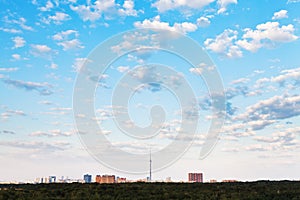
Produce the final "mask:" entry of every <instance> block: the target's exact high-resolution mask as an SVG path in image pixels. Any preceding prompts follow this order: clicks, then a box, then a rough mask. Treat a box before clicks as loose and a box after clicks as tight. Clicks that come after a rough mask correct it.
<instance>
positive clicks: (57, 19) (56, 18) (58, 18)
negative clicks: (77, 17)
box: [43, 12, 71, 24]
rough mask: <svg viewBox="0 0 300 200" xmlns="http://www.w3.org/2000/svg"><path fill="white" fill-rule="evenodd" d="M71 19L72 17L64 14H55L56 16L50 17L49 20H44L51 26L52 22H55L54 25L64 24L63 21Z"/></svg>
mask: <svg viewBox="0 0 300 200" xmlns="http://www.w3.org/2000/svg"><path fill="white" fill-rule="evenodd" d="M70 19H71V17H70V15H68V14H66V13H64V12H55V15H50V16H48V18H46V19H43V22H44V23H46V24H49V23H50V22H53V23H54V24H62V22H63V21H67V20H70Z"/></svg>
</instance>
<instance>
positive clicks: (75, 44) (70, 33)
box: [52, 30, 84, 51]
mask: <svg viewBox="0 0 300 200" xmlns="http://www.w3.org/2000/svg"><path fill="white" fill-rule="evenodd" d="M78 36H79V34H78V31H75V30H66V31H61V32H59V33H57V34H55V35H53V36H52V39H53V40H56V41H58V42H57V45H59V46H62V47H63V50H64V51H67V50H70V49H77V48H84V46H82V45H81V42H80V41H79V40H78V39H77V37H78ZM71 37H72V39H71Z"/></svg>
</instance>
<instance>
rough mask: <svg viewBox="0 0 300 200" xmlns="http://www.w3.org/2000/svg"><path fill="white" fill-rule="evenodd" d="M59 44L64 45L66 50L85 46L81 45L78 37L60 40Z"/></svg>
mask: <svg viewBox="0 0 300 200" xmlns="http://www.w3.org/2000/svg"><path fill="white" fill-rule="evenodd" d="M57 44H58V45H59V46H62V47H63V50H64V51H67V50H70V49H77V48H80V49H82V48H84V46H82V45H81V42H80V41H79V40H78V39H72V40H66V41H62V42H58V43H57Z"/></svg>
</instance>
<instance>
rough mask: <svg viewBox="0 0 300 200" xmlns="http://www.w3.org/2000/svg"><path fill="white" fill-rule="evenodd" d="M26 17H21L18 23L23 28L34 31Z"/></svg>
mask: <svg viewBox="0 0 300 200" xmlns="http://www.w3.org/2000/svg"><path fill="white" fill-rule="evenodd" d="M26 21H27V20H26V19H25V18H23V17H21V18H19V20H18V21H15V23H16V24H19V25H20V27H21V28H23V29H24V30H26V31H33V28H32V27H31V26H27V25H26V24H25V23H26Z"/></svg>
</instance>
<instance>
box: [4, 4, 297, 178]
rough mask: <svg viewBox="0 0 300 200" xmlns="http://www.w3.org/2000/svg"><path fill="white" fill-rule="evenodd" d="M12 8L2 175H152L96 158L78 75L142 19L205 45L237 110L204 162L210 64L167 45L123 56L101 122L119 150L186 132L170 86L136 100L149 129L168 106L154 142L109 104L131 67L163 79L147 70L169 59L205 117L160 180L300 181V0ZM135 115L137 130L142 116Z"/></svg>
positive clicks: (102, 100) (100, 106)
mask: <svg viewBox="0 0 300 200" xmlns="http://www.w3.org/2000/svg"><path fill="white" fill-rule="evenodd" d="M0 5H1V10H0V41H1V44H2V45H1V47H0V49H1V55H0V91H1V99H0V138H1V140H0V147H1V152H0V158H1V159H0V165H1V172H0V181H13V180H33V179H34V178H36V177H42V176H48V175H53V174H54V175H57V176H70V177H81V176H82V175H83V174H84V173H91V174H93V175H96V174H110V173H111V174H117V175H120V176H126V177H128V178H131V179H137V178H143V177H145V176H147V174H139V175H134V174H131V173H124V172H120V171H115V170H113V169H110V168H108V167H106V166H103V165H102V164H100V163H99V162H97V161H96V160H94V159H93V158H92V156H91V155H90V154H89V153H88V152H87V151H86V150H85V147H84V145H83V144H82V143H81V141H80V138H79V136H78V134H77V131H76V124H75V120H74V116H73V104H72V102H73V90H74V86H75V82H76V77H77V73H78V72H79V71H80V67H81V65H82V64H83V63H84V61H87V60H88V55H89V53H90V52H92V51H93V50H94V49H95V48H96V46H97V45H99V44H100V43H101V42H103V41H105V40H107V39H109V38H110V37H112V36H113V35H116V34H119V33H121V32H124V31H128V30H132V29H136V28H160V29H166V30H168V31H177V32H179V33H181V34H182V35H185V36H186V37H190V38H192V39H193V40H194V41H196V42H197V43H198V44H199V45H200V46H202V47H203V48H204V50H205V51H206V52H207V53H208V55H209V56H210V58H211V60H212V61H213V62H214V64H215V67H216V70H217V71H218V72H219V74H220V76H221V78H222V82H223V85H224V88H225V94H226V108H227V112H226V118H225V123H224V126H223V128H222V130H221V131H220V136H219V139H218V143H217V145H216V147H215V148H214V150H213V151H212V153H211V154H210V155H209V156H208V157H206V158H205V159H203V160H200V159H199V152H200V149H201V145H202V144H203V143H204V141H205V133H206V132H207V129H208V127H209V124H210V123H211V119H212V116H211V110H210V105H209V103H208V102H209V91H208V89H207V88H206V85H205V82H204V81H203V79H202V78H201V75H202V71H203V70H205V69H203V68H205V67H208V66H199V67H196V68H193V67H192V66H190V65H189V64H188V63H186V62H184V61H182V60H181V59H180V58H178V57H174V55H171V54H168V53H166V52H159V53H154V54H151V55H147V52H146V53H144V54H143V53H142V54H139V53H138V52H137V53H131V54H128V55H123V56H121V57H119V58H118V59H117V60H115V61H114V62H113V63H111V65H110V66H109V68H108V69H107V70H106V71H105V73H104V74H103V76H102V77H101V80H100V82H99V85H98V87H97V91H96V92H95V102H96V103H95V113H96V116H97V119H96V121H98V123H99V124H100V126H101V128H102V130H103V132H102V133H103V134H105V137H106V138H107V139H108V140H109V141H110V142H111V143H112V144H114V145H115V147H116V148H120V149H122V150H124V151H128V152H131V153H144V154H145V155H146V156H147V155H148V151H149V148H151V149H152V150H153V151H154V152H155V151H159V150H160V149H163V148H164V147H165V145H167V144H169V143H170V142H172V140H174V134H175V135H176V133H177V132H179V127H178V120H179V119H180V117H179V116H178V112H176V111H177V110H179V109H180V103H178V102H177V101H176V100H174V99H173V100H174V101H171V102H170V99H172V98H174V95H173V94H172V92H170V91H168V90H167V89H166V88H163V85H150V86H149V85H148V87H144V88H143V87H142V89H141V90H139V91H138V92H137V93H136V94H135V95H133V96H132V99H131V100H130V102H129V104H128V108H129V110H130V112H129V115H130V117H131V120H132V121H133V122H135V123H136V124H138V125H139V126H147V124H149V123H151V118H150V116H149V112H150V109H151V107H152V106H153V105H157V104H159V105H165V107H164V109H165V112H166V121H165V124H164V127H163V129H162V131H161V133H160V134H158V135H157V137H156V138H152V139H151V140H149V141H148V140H132V139H130V138H129V137H127V136H124V134H122V132H121V131H120V130H119V129H118V126H116V124H115V121H114V117H116V116H114V115H113V113H112V110H113V109H112V106H111V105H110V104H109V103H110V101H111V98H112V94H113V92H114V89H115V88H116V85H118V83H119V82H118V81H119V80H120V79H121V78H122V77H124V75H125V74H129V75H130V76H132V77H137V80H138V81H139V82H140V83H141V84H143V83H144V82H143V81H145V80H144V78H145V79H146V78H149V77H150V78H151V79H153V80H157V81H159V77H155V76H156V75H157V73H154V69H155V67H153V68H151V67H149V66H148V68H147V67H145V68H138V69H135V67H136V66H140V65H146V64H147V63H159V64H161V65H168V66H172V67H173V68H174V70H176V72H178V74H177V75H178V77H179V78H180V77H184V79H185V80H187V81H188V82H189V84H190V85H191V87H192V89H193V91H195V93H196V96H197V99H198V103H199V105H200V106H199V115H198V116H199V118H200V120H199V131H198V132H197V135H196V137H195V139H194V144H193V145H192V146H191V148H190V149H189V150H188V151H187V152H186V153H185V154H184V155H183V157H181V158H180V159H179V160H177V161H176V162H175V163H173V164H172V165H171V166H169V167H168V168H165V169H163V170H160V171H156V172H155V173H154V175H153V178H154V179H165V178H166V177H172V179H174V180H186V179H187V173H188V172H191V171H201V172H203V173H204V178H205V180H209V179H218V180H221V179H238V180H257V179H297V180H298V179H300V175H299V172H298V171H299V170H298V169H299V167H300V166H299V163H300V162H299V161H300V160H299V153H300V137H299V135H300V120H299V119H300V118H299V116H300V93H299V86H300V60H299V56H298V55H299V51H300V42H299V36H300V30H299V28H300V15H299V9H300V1H298V0H282V1H276V2H274V1H270V0H252V1H246V0H216V1H215V0H203V1H193V0H184V1H180V0H151V1H134V0H125V1H115V0H96V1H93V0H90V1H76V0H63V1H54V0H48V1H38V0H32V1H29V0H26V1H18V2H12V1H7V0H0ZM127 39H128V41H126V38H124V41H125V42H128V43H130V42H134V41H135V40H137V39H139V38H138V36H135V35H133V36H132V37H128V38H127ZM126 44H127V43H126ZM122 48H124V46H122V45H121V44H120V45H119V46H118V47H117V50H118V49H122ZM132 70H133V71H132ZM297 88H298V89H297ZM122 109H124V108H120V113H122V112H123V110H122ZM82 117H84V116H82ZM124 123H127V125H128V127H130V123H131V122H124ZM186 136H187V137H188V135H186ZM182 140H185V138H184V137H183V138H182ZM120 159H121V158H120ZM124 162H126V161H124ZM128 162H129V161H128ZM155 162H158V161H157V160H156V161H155V159H154V160H153V163H154V165H155ZM125 164H126V163H125Z"/></svg>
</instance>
